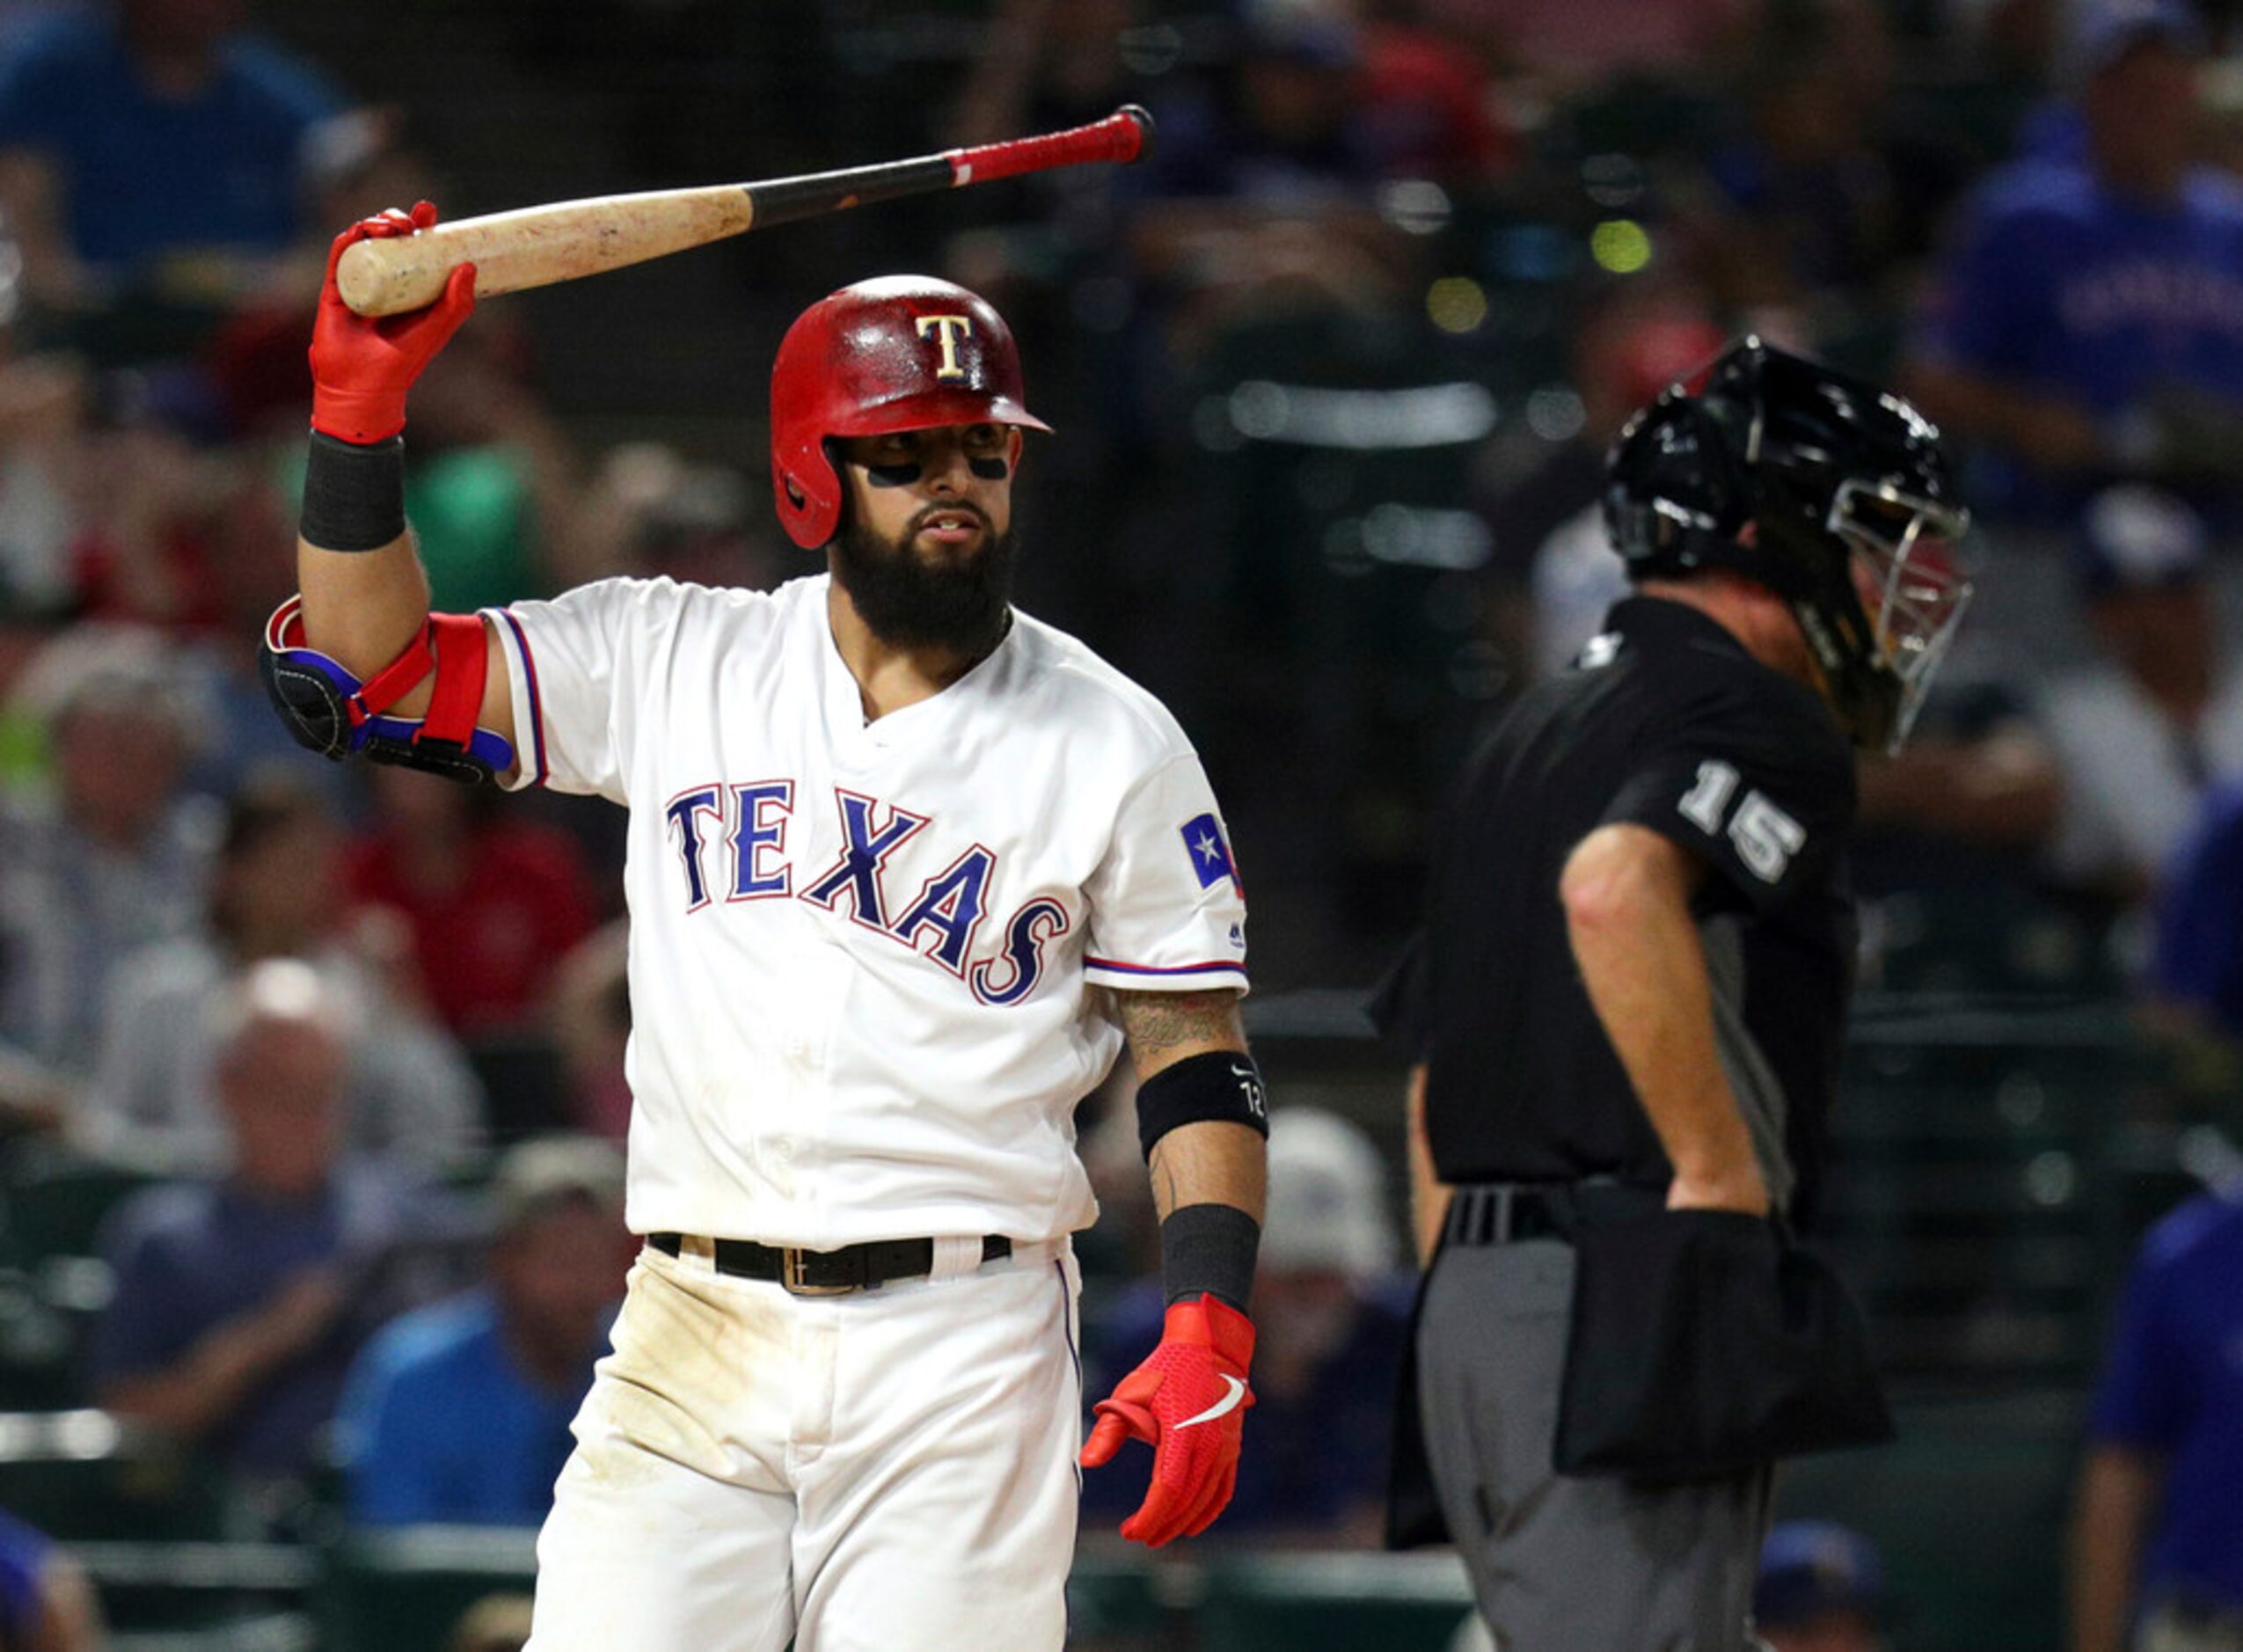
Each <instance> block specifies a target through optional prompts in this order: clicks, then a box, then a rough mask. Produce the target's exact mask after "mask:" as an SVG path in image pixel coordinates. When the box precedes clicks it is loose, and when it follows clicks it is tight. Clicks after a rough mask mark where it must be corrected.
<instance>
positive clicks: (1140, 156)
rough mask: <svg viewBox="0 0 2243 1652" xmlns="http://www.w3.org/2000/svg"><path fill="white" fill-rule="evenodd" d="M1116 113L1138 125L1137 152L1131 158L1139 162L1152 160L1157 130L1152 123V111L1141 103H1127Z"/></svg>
mask: <svg viewBox="0 0 2243 1652" xmlns="http://www.w3.org/2000/svg"><path fill="white" fill-rule="evenodd" d="M1115 113H1120V114H1126V115H1128V116H1129V119H1131V120H1132V121H1136V123H1137V152H1136V155H1135V156H1134V157H1131V158H1132V159H1133V160H1139V161H1142V160H1148V159H1150V158H1151V156H1152V140H1153V133H1154V131H1155V130H1156V128H1154V126H1153V123H1152V111H1151V110H1150V109H1148V108H1146V107H1145V106H1144V105H1143V104H1141V103H1125V104H1123V105H1122V107H1121V108H1120V109H1119V110H1117V111H1116V112H1115Z"/></svg>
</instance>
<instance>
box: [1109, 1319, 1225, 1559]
mask: <svg viewBox="0 0 2243 1652" xmlns="http://www.w3.org/2000/svg"><path fill="white" fill-rule="evenodd" d="M1253 1352H1254V1327H1253V1320H1251V1319H1247V1318H1246V1315H1245V1314H1243V1313H1240V1312H1238V1310H1237V1309H1236V1308H1233V1307H1231V1306H1229V1305H1227V1304H1225V1303H1224V1302H1222V1301H1220V1300H1218V1299H1217V1298H1216V1297H1210V1296H1206V1295H1202V1296H1201V1297H1200V1298H1199V1300H1198V1301H1196V1302H1177V1303H1172V1304H1170V1305H1169V1309H1168V1317H1167V1319H1166V1320H1165V1322H1164V1323H1163V1325H1162V1327H1161V1331H1160V1346H1159V1347H1158V1348H1157V1349H1153V1351H1152V1354H1151V1357H1149V1358H1148V1359H1147V1360H1146V1361H1145V1363H1143V1364H1142V1365H1140V1366H1138V1367H1137V1369H1136V1370H1135V1371H1131V1372H1130V1373H1129V1375H1128V1376H1127V1377H1124V1378H1122V1382H1121V1385H1119V1386H1118V1387H1116V1388H1115V1389H1114V1394H1113V1397H1112V1398H1111V1399H1107V1400H1100V1401H1099V1402H1098V1407H1097V1410H1098V1425H1097V1426H1096V1427H1095V1428H1093V1429H1092V1430H1091V1437H1090V1440H1089V1442H1088V1443H1087V1444H1085V1446H1084V1447H1083V1456H1082V1464H1083V1466H1084V1467H1085V1468H1096V1467H1098V1466H1100V1465H1101V1464H1103V1463H1107V1462H1111V1461H1112V1460H1113V1458H1114V1452H1116V1451H1120V1450H1121V1449H1122V1441H1124V1440H1126V1439H1139V1440H1143V1442H1144V1443H1145V1444H1148V1445H1150V1446H1151V1447H1152V1486H1151V1489H1149V1490H1148V1491H1147V1492H1146V1493H1145V1501H1144V1504H1143V1507H1142V1508H1140V1509H1138V1510H1137V1512H1136V1513H1135V1514H1133V1515H1131V1516H1130V1517H1129V1518H1128V1519H1127V1520H1124V1521H1123V1522H1122V1536H1123V1537H1125V1538H1128V1539H1130V1540H1131V1541H1133V1542H1136V1543H1142V1544H1143V1545H1144V1546H1146V1547H1148V1548H1155V1549H1157V1548H1158V1547H1160V1546H1161V1545H1162V1544H1164V1543H1167V1542H1169V1541H1171V1540H1173V1539H1176V1538H1195V1537H1197V1536H1199V1534H1200V1533H1201V1532H1202V1531H1206V1530H1207V1529H1208V1527H1209V1526H1211V1525H1213V1524H1215V1517H1216V1516H1217V1515H1219V1514H1221V1513H1222V1512H1223V1511H1224V1509H1226V1508H1228V1507H1229V1506H1230V1502H1231V1492H1232V1490H1233V1489H1235V1488H1237V1486H1238V1442H1239V1439H1240V1436H1242V1435H1243V1434H1244V1432H1245V1429H1246V1407H1249V1406H1251V1405H1253V1402H1254V1397H1253V1391H1252V1390H1250V1389H1249V1388H1248V1387H1247V1386H1246V1364H1247V1362H1248V1361H1250V1360H1252V1359H1253Z"/></svg>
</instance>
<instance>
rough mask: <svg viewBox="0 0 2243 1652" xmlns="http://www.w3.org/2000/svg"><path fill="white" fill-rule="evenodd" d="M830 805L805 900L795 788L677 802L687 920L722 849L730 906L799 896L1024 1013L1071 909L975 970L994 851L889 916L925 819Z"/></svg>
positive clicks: (839, 799) (789, 784)
mask: <svg viewBox="0 0 2243 1652" xmlns="http://www.w3.org/2000/svg"><path fill="white" fill-rule="evenodd" d="M833 800H834V808H835V809H836V810H837V812H838V814H839V816H840V820H841V842H842V849H841V853H840V855H839V856H838V857H837V858H836V859H834V861H833V862H832V863H831V864H830V865H829V866H825V867H824V868H822V870H821V871H819V873H818V874H817V875H816V876H815V877H813V878H811V879H810V880H808V881H807V882H806V883H805V884H804V885H803V886H802V888H801V890H800V894H799V895H797V894H796V892H795V889H794V870H793V865H792V863H790V862H789V861H788V860H787V859H786V833H787V828H788V827H789V826H790V825H791V824H792V823H793V815H794V782H793V781H792V780H753V781H749V782H748V783H746V784H744V785H734V786H717V785H714V784H711V785H706V786H692V787H690V788H688V789H687V790H685V791H683V792H681V793H678V794H677V795H676V797H674V798H672V799H671V800H670V801H669V804H668V805H666V806H665V808H664V809H663V811H662V812H663V816H664V818H665V820H666V821H667V822H668V825H669V837H670V839H671V841H672V843H674V844H676V848H677V852H678V857H679V859H680V861H681V863H682V865H683V869H684V873H685V897H686V907H685V910H687V911H689V912H698V911H699V910H701V909H702V908H704V907H705V906H707V905H709V904H711V903H712V900H713V898H714V897H713V895H712V893H711V889H712V882H711V879H710V875H709V870H708V868H707V867H705V865H704V861H705V859H706V858H707V849H708V846H709V845H710V844H712V843H716V842H719V841H721V842H722V844H724V846H725V849H726V850H727V852H728V857H729V862H730V866H729V870H730V878H729V880H728V881H727V883H726V885H725V887H726V889H727V893H726V895H725V897H724V898H725V901H726V903H727V904H729V903H734V902H738V901H756V900H769V899H771V898H773V897H786V896H793V897H794V898H796V899H800V900H802V901H807V903H810V904H811V905H813V906H818V907H822V908H824V909H825V910H827V911H829V912H832V913H834V914H836V915H837V916H839V915H841V914H842V913H844V911H845V912H846V914H847V916H848V917H849V918H850V920H851V922H852V923H855V924H858V925H862V926H863V927H864V928H866V929H869V930H874V931H877V932H880V933H881V934H884V935H887V936H888V937H889V938H890V939H894V940H898V941H901V942H902V944H903V945H904V946H906V947H910V949H911V950H912V951H913V952H916V953H918V954H921V955H922V956H924V957H927V958H931V959H932V960H933V961H935V962H936V963H938V964H940V965H941V966H942V967H943V968H944V969H947V970H948V971H949V972H950V973H951V974H952V975H953V976H957V977H958V978H959V979H960V980H961V981H963V982H964V983H966V984H967V986H968V988H969V989H970V990H972V992H973V994H974V996H975V998H979V999H980V1000H981V1001H982V1002H983V1003H984V1004H990V1005H1005V1004H1018V1003H1019V1002H1020V1001H1021V1000H1022V999H1023V998H1027V996H1028V995H1029V994H1030V993H1031V992H1033V991H1034V990H1035V986H1036V983H1037V982H1038V981H1039V980H1041V978H1042V976H1043V969H1044V952H1045V949H1046V947H1048V946H1049V945H1050V943H1051V942H1052V941H1054V940H1056V939H1058V938H1059V937H1060V936H1062V935H1063V934H1065V933H1066V932H1067V931H1068V929H1069V927H1070V922H1071V920H1070V918H1069V917H1068V915H1067V909H1066V908H1065V907H1063V906H1062V905H1061V904H1060V903H1058V902H1057V901H1055V900H1053V899H1052V898H1051V897H1050V896H1048V895H1039V896H1037V897H1036V898H1034V900H1031V901H1029V902H1028V903H1026V904H1025V905H1023V906H1022V907H1021V908H1020V910H1019V911H1017V912H1015V913H1014V914H1013V915H1012V917H1010V918H1008V919H1007V920H1006V921H1005V925H1004V928H1003V930H1002V932H1001V936H1002V939H1000V940H999V942H998V945H997V951H996V953H995V954H994V955H992V956H990V957H985V958H983V959H981V960H980V961H973V953H974V938H975V932H977V931H978V930H979V929H980V928H981V924H982V919H983V917H986V916H987V915H988V900H989V889H990V881H991V880H992V879H993V878H994V877H995V876H996V875H997V854H996V852H995V851H993V850H991V849H990V848H988V847H987V846H986V845H984V844H974V845H973V847H971V848H970V849H968V850H967V851H966V852H964V853H963V854H961V855H960V856H959V857H958V858H957V859H954V860H953V861H952V862H951V863H950V864H949V865H948V866H945V867H944V868H943V869H942V870H941V871H939V872H938V873H936V874H934V875H933V876H932V877H931V878H929V879H928V880H927V881H925V882H924V883H923V884H921V885H920V886H919V888H918V890H917V893H916V894H914V895H912V897H911V898H910V901H909V902H907V903H904V905H903V906H902V910H900V911H897V912H895V914H894V915H893V916H891V912H890V903H889V898H888V896H889V889H888V882H887V876H888V870H889V867H888V862H889V860H890V859H892V858H893V857H894V856H895V852H896V851H898V850H899V849H901V848H902V846H903V845H904V844H906V843H908V842H910V840H911V839H912V838H913V837H917V835H918V833H919V830H920V829H921V828H923V827H924V826H925V825H926V824H927V822H928V818H929V817H928V816H926V815H915V814H913V813H912V812H911V811H910V809H907V808H891V807H888V806H886V805H883V804H882V803H881V802H880V800H879V799H878V798H873V797H866V796H865V795H864V794H862V793H857V792H851V791H847V790H844V789H843V788H841V787H836V788H835V790H834V794H833ZM1212 818H1213V816H1211V815H1210V816H1209V819H1210V820H1211V819H1212ZM727 825H728V826H729V830H727ZM1218 836H1219V834H1218ZM1226 853H1227V852H1226Z"/></svg>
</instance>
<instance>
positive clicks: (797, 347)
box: [771, 275, 1051, 551]
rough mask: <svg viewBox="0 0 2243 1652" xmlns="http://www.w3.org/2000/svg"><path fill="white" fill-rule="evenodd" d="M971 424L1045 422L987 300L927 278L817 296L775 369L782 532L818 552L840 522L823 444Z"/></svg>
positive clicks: (884, 280)
mask: <svg viewBox="0 0 2243 1652" xmlns="http://www.w3.org/2000/svg"><path fill="white" fill-rule="evenodd" d="M970 424H1001V425H1020V426H1024V427H1026V428H1028V429H1031V430H1048V429H1050V428H1051V427H1050V426H1048V425H1047V424H1045V423H1044V422H1043V420H1041V419H1039V418H1037V417H1036V416H1035V415H1034V413H1030V412H1029V411H1028V410H1027V406H1026V405H1025V397H1024V396H1023V393H1022V391H1021V388H1020V356H1019V351H1018V349H1016V348H1015V347H1014V345H1013V342H1012V329H1011V328H1010V327H1007V326H1006V325H1005V319H1004V318H1003V317H1001V316H999V315H998V314H997V311H996V310H994V309H993V308H992V307H991V306H990V303H988V301H987V300H985V299H983V298H981V297H978V296H975V294H973V293H969V292H968V291H967V290H966V289H964V288H963V287H959V286H956V285H953V283H951V282H949V281H937V280H935V279H933V278H932V277H931V276H925V275H884V276H881V277H879V278H878V279H876V280H873V281H858V282H857V283H856V284H855V285H854V286H851V287H844V288H843V289H841V290H840V291H839V292H837V293H830V294H829V295H827V296H825V297H823V298H821V299H820V300H819V301H818V302H817V303H815V304H812V305H811V306H810V307H809V308H808V309H807V310H806V311H803V312H802V313H801V314H800V316H798V317H797V318H795V321H794V325H793V326H791V327H789V328H788V329H787V330H786V336H785V338H784V339H782V340H780V341H779V347H778V361H777V362H774V363H773V364H772V367H771V493H772V498H773V502H774V503H775V504H776V505H777V507H778V517H779V521H780V523H783V524H784V525H785V529H786V532H787V537H790V538H792V539H793V541H794V543H795V544H797V545H800V546H802V547H803V548H804V549H805V550H810V551H815V550H817V549H818V548H819V547H821V546H822V545H825V544H827V543H828V542H829V540H831V539H832V537H833V536H834V533H835V531H836V530H837V529H838V528H839V527H840V525H841V504H842V499H843V490H842V480H841V476H840V473H839V472H838V471H836V470H835V468H834V464H833V461H832V459H831V458H829V457H828V456H827V453H826V447H825V444H826V442H828V441H829V440H831V439H833V438H835V437H837V436H877V435H891V434H893V433H895V432H896V431H899V430H925V429H929V428H933V427H936V426H939V425H970Z"/></svg>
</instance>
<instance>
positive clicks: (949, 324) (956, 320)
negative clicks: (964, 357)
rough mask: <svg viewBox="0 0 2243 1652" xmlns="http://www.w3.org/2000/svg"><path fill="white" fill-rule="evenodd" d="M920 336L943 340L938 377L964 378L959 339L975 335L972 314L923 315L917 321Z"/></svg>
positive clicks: (964, 372)
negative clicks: (959, 357)
mask: <svg viewBox="0 0 2243 1652" xmlns="http://www.w3.org/2000/svg"><path fill="white" fill-rule="evenodd" d="M917 326H918V329H919V336H920V337H921V338H923V339H927V338H936V339H939V340H941V341H942V365H941V366H940V367H938V368H937V369H935V376H936V377H937V378H948V379H962V378H964V377H965V376H966V369H965V368H964V367H962V366H961V365H960V364H959V361H958V340H961V339H970V338H972V337H973V336H974V318H973V317H971V316H921V317H920V318H919V319H918V322H917Z"/></svg>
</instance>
